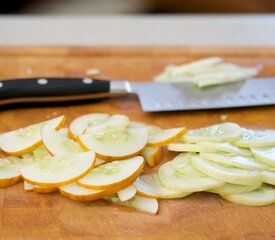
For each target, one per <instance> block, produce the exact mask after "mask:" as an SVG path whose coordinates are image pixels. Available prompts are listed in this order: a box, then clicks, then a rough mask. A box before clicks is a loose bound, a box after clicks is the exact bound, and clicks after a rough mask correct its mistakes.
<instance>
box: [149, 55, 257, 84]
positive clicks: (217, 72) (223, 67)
mask: <svg viewBox="0 0 275 240" xmlns="http://www.w3.org/2000/svg"><path fill="white" fill-rule="evenodd" d="M257 74H258V69H256V68H248V67H240V66H237V65H234V64H230V63H223V59H222V58H219V57H211V58H205V59H200V60H197V61H194V62H191V63H187V64H182V65H178V66H171V65H169V66H167V67H166V68H165V70H164V72H163V73H161V74H160V75H158V76H156V77H155V78H154V81H160V82H176V83H181V82H188V83H193V84H194V85H196V86H198V87H200V88H202V87H208V86H212V85H220V84H227V83H231V82H237V81H243V80H245V79H249V78H252V77H255V76H256V75H257Z"/></svg>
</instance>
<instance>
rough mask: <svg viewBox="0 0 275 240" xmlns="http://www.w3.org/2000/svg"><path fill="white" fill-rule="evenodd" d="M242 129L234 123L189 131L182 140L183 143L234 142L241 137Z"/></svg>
mask: <svg viewBox="0 0 275 240" xmlns="http://www.w3.org/2000/svg"><path fill="white" fill-rule="evenodd" d="M240 132H241V130H240V127H239V126H238V125H237V124H234V123H222V124H217V125H212V126H209V127H206V128H200V129H195V130H189V131H187V133H186V134H185V135H184V136H183V137H182V138H181V140H182V141H183V142H189V143H197V142H233V141H236V140H237V139H238V138H239V137H240Z"/></svg>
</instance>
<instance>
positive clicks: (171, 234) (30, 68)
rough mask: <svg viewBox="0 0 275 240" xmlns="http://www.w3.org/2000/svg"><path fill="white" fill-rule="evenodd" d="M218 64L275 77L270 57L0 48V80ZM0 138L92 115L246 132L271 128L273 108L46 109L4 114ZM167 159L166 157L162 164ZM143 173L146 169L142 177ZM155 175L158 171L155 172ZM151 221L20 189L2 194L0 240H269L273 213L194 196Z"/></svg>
mask: <svg viewBox="0 0 275 240" xmlns="http://www.w3.org/2000/svg"><path fill="white" fill-rule="evenodd" d="M207 56H221V57H224V58H225V59H226V60H228V61H230V62H233V63H237V64H241V65H244V66H255V65H259V66H261V67H262V68H263V70H262V72H261V76H263V77H269V76H275V49H267V48H266V49H262V48H253V49H247V48H246V49H245V48H238V49H237V48H233V49H232V48H227V49H224V48H180V47H178V48H177V47H174V48H149V47H148V48H145V47H135V48H134V47H101V48H96V47H91V48H78V47H53V48H50V47H47V48H43V47H36V48H34V47H17V48H0V79H6V78H17V77H34V76H45V77H46V76H80V77H83V76H85V71H86V70H87V69H91V68H98V69H100V70H101V71H102V74H101V75H100V76H99V77H100V78H106V79H129V80H135V81H149V80H150V79H152V77H153V76H154V75H156V74H158V73H159V72H160V71H161V70H162V69H163V67H164V66H165V65H166V64H172V63H173V64H179V63H184V62H187V61H191V60H195V59H198V58H202V57H207ZM1 108H2V109H1V110H0V132H4V131H7V130H12V129H15V128H19V127H23V126H25V125H29V124H31V123H35V122H39V121H43V120H45V119H49V118H53V117H55V116H57V115H61V114H65V115H66V117H67V123H66V126H68V125H69V123H70V122H71V121H72V120H73V119H74V118H75V117H77V116H80V115H81V114H86V113H91V112H107V113H111V114H113V113H120V114H125V115H127V116H129V117H130V118H131V119H133V120H136V121H143V122H146V123H151V124H155V125H159V126H161V127H163V128H169V127H178V126H187V127H188V128H196V127H202V126H207V125H210V124H215V123H220V122H222V121H223V120H224V119H226V121H232V122H236V123H238V124H240V125H241V126H244V127H251V128H256V129H258V128H274V129H275V107H272V106H271V107H260V108H246V109H232V110H212V111H196V112H191V111H189V112H173V113H143V112H142V111H141V109H140V106H139V103H138V100H137V98H136V97H135V96H129V97H123V98H116V99H105V100H98V101H94V102H89V103H87V102H86V103H84V104H75V105H66V104H59V105H55V106H53V105H52V106H50V107H41V106H39V105H36V106H34V107H25V108H20V109H16V108H9V107H6V108H3V107H1ZM171 158H172V154H167V153H165V154H164V161H167V160H169V159H171ZM147 170H148V169H147ZM153 170H156V168H155V169H153ZM159 205H160V208H159V212H158V214H157V215H156V216H152V215H149V214H145V213H140V212H136V211H134V210H132V209H128V208H125V207H120V206H116V205H112V204H108V203H105V202H104V201H102V200H99V201H94V202H86V203H82V202H74V201H71V200H69V199H66V198H65V197H62V196H61V195H60V194H58V193H52V194H36V193H25V192H24V191H23V185H22V182H21V183H19V184H16V185H14V186H12V187H10V188H6V189H0V236H1V238H0V239H3V240H4V239H5V240H6V239H142V240H145V239H158V240H161V239H163V240H167V239H178V240H181V239H185V240H187V239H257V240H258V239H275V217H274V214H275V205H272V206H266V207H245V206H239V205H236V204H232V203H229V202H226V201H224V200H223V199H221V198H220V197H218V196H217V195H215V194H209V193H195V194H192V195H190V196H188V197H186V198H183V199H178V200H160V201H159Z"/></svg>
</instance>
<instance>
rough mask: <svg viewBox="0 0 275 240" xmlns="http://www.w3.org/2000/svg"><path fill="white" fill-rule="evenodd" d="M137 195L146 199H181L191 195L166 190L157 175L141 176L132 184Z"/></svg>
mask: <svg viewBox="0 0 275 240" xmlns="http://www.w3.org/2000/svg"><path fill="white" fill-rule="evenodd" d="M134 185H135V187H136V189H137V194H138V195H139V196H142V197H147V198H168V199H173V198H183V197H185V196H187V195H189V194H191V193H188V192H182V191H175V190H173V189H170V188H166V187H165V186H164V185H163V184H162V183H161V182H160V180H159V177H158V175H157V174H147V175H141V176H139V177H138V179H137V180H136V181H135V182H134Z"/></svg>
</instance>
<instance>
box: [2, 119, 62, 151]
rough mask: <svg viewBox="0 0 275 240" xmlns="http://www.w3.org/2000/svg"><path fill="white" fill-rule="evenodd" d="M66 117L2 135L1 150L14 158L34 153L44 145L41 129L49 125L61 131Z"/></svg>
mask: <svg viewBox="0 0 275 240" xmlns="http://www.w3.org/2000/svg"><path fill="white" fill-rule="evenodd" d="M64 121H65V117H64V116H60V117H57V118H54V119H51V120H48V121H45V122H41V123H37V124H33V125H30V126H28V127H25V128H20V129H17V130H14V131H11V132H7V133H3V134H1V135H0V147H1V149H2V150H3V151H4V152H6V153H8V154H10V155H14V156H22V155H24V154H26V153H29V152H32V151H33V150H34V149H35V148H37V147H38V146H40V145H41V144H42V140H41V134H40V132H41V128H42V127H43V126H44V125H45V124H46V123H47V124H49V125H50V126H51V127H52V128H55V129H59V128H61V127H62V125H63V124H64Z"/></svg>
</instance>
